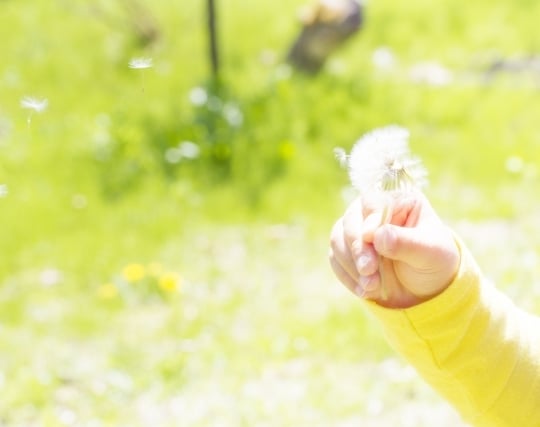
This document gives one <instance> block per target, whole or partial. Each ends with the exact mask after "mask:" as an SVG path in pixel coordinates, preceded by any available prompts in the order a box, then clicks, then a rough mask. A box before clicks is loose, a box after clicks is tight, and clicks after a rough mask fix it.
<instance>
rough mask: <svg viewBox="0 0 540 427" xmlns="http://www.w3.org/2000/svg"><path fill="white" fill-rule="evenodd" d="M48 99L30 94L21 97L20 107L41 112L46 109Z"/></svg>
mask: <svg viewBox="0 0 540 427" xmlns="http://www.w3.org/2000/svg"><path fill="white" fill-rule="evenodd" d="M48 105H49V101H48V100H47V99H45V98H43V99H38V98H34V97H31V96H25V97H24V98H22V99H21V107H22V108H26V109H27V110H32V111H35V112H36V113H42V112H43V111H45V110H46V109H47V107H48Z"/></svg>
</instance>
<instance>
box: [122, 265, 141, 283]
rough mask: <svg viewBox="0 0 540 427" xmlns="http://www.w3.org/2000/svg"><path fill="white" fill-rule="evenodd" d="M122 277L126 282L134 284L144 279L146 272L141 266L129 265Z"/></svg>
mask: <svg viewBox="0 0 540 427" xmlns="http://www.w3.org/2000/svg"><path fill="white" fill-rule="evenodd" d="M122 275H123V276H124V279H125V280H126V281H128V282H130V283H134V282H138V281H140V280H142V279H144V276H145V275H146V270H145V268H144V266H142V265H141V264H128V265H126V266H125V267H124V270H123V271H122Z"/></svg>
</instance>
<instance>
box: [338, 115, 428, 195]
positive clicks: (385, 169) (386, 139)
mask: <svg viewBox="0 0 540 427" xmlns="http://www.w3.org/2000/svg"><path fill="white" fill-rule="evenodd" d="M338 153H340V154H339V155H340V156H341V159H342V160H341V161H342V162H344V161H343V155H344V153H343V152H339V151H338ZM345 156H346V155H345ZM345 163H346V165H347V167H348V171H349V178H350V180H351V183H352V185H353V187H355V188H356V189H357V190H358V191H360V193H367V192H374V191H375V192H387V191H408V190H411V189H413V188H419V187H422V186H423V185H424V184H425V181H426V176H427V174H426V171H425V169H424V168H423V166H422V164H421V162H420V160H419V159H417V158H415V157H413V156H412V155H411V154H410V152H409V131H408V130H407V129H405V128H403V127H400V126H396V125H392V126H387V127H384V128H379V129H375V130H373V131H371V132H369V133H367V134H365V135H364V136H362V137H361V138H360V139H359V140H358V141H357V142H356V144H355V145H354V147H353V149H352V150H351V154H350V155H349V156H346V157H345Z"/></svg>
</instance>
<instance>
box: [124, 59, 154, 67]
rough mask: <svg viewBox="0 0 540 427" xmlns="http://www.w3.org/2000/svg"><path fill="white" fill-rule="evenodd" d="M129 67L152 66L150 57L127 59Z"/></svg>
mask: <svg viewBox="0 0 540 427" xmlns="http://www.w3.org/2000/svg"><path fill="white" fill-rule="evenodd" d="M128 66H129V68H133V69H136V70H143V69H145V68H152V66H153V64H152V58H133V59H131V60H130V61H129V64H128Z"/></svg>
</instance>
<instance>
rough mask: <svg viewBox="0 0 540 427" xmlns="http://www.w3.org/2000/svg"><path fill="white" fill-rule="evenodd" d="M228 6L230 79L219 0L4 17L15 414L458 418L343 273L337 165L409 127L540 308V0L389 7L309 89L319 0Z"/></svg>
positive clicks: (4, 204) (0, 382)
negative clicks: (305, 70)
mask: <svg viewBox="0 0 540 427" xmlns="http://www.w3.org/2000/svg"><path fill="white" fill-rule="evenodd" d="M218 3H219V4H218V12H219V24H220V27H219V32H220V46H221V53H222V66H223V67H222V79H221V84H220V85H216V83H215V82H212V79H211V78H210V75H209V71H208V69H209V66H208V64H207V46H206V38H205V27H204V22H205V18H204V12H205V11H204V5H203V4H202V2H198V1H192V0H183V1H181V2H168V1H163V0H156V1H154V2H151V3H148V4H145V5H144V8H143V9H142V10H137V9H129V8H126V5H128V4H130V2H126V1H123V2H122V1H118V2H106V1H104V0H100V1H92V2H90V1H84V0H75V1H63V0H55V1H51V0H34V1H28V0H20V1H19V0H18V1H15V0H4V1H2V2H0V28H1V29H2V50H1V52H2V61H1V62H0V184H1V185H2V187H0V188H2V189H3V191H2V194H3V193H4V192H5V190H6V189H7V194H4V195H3V196H0V224H1V230H0V235H1V241H2V244H1V248H2V255H1V256H0V348H2V349H3V351H2V352H0V425H6V426H29V425H35V426H68V425H77V426H115V425H141V426H142V425H144V426H146V425H152V426H176V425H189V426H218V425H219V426H223V425H225V426H238V425H248V426H252V425H261V426H263V425H269V426H275V425H310V426H317V425H320V426H329V425H331V426H352V425H362V426H369V425H373V426H384V425H392V426H395V425H403V426H405V425H414V426H421V425H431V424H430V421H429V420H433V419H434V417H436V419H445V420H448V423H449V424H448V425H452V426H456V425H458V424H459V421H458V419H457V416H456V415H455V414H453V413H452V410H451V409H449V408H448V407H447V406H446V405H445V404H444V403H443V402H441V401H440V400H439V398H438V397H436V396H435V395H433V393H432V392H431V391H429V390H428V389H427V388H426V387H425V386H424V385H423V384H422V383H421V382H420V381H419V380H418V379H417V377H416V375H415V373H414V372H412V371H411V370H410V369H409V368H407V367H406V366H405V365H404V364H402V363H401V362H400V361H399V360H396V359H394V358H393V353H392V352H391V351H390V350H389V349H388V348H387V346H386V344H385V343H384V340H383V339H382V338H381V337H380V335H379V331H378V329H377V327H376V325H374V324H372V323H371V322H370V320H369V319H367V318H365V317H364V314H363V313H362V311H361V310H360V309H359V307H358V303H357V302H356V301H355V300H354V299H352V298H350V296H349V295H347V294H346V293H345V291H344V290H342V289H341V287H340V286H338V285H337V284H336V283H335V280H334V279H333V277H332V275H331V273H330V272H329V269H328V267H326V259H325V258H326V247H327V236H328V233H329V230H330V227H331V225H332V223H333V222H334V220H335V219H336V218H337V217H338V215H339V214H340V212H341V211H342V210H343V209H344V207H345V206H346V202H347V200H348V198H350V191H349V190H348V189H347V181H346V174H345V172H344V171H343V170H341V169H340V168H339V166H338V164H337V162H336V161H335V160H334V159H333V154H332V151H333V148H334V147H337V146H341V147H344V148H346V149H349V148H350V147H351V146H352V144H353V143H354V141H355V140H356V139H357V138H358V137H359V136H360V135H361V134H362V133H364V132H366V131H368V130H370V129H372V128H374V127H377V126H382V125H386V124H390V123H399V124H401V125H404V126H406V127H408V128H409V129H410V131H411V135H412V138H411V145H412V147H413V150H414V151H415V153H416V154H418V155H419V156H420V157H422V159H423V160H424V162H425V164H426V166H427V168H428V170H429V171H430V181H431V185H430V187H429V189H428V190H427V192H428V195H429V197H430V198H431V200H432V201H433V203H434V205H435V206H436V207H437V209H438V210H439V212H440V213H441V216H443V217H444V218H446V219H447V220H448V222H449V223H450V224H451V225H453V226H454V227H455V228H456V229H457V230H458V232H460V233H461V234H462V235H463V237H464V239H465V240H466V241H467V242H468V243H469V245H470V246H471V247H472V249H473V251H474V252H475V253H476V254H477V256H478V259H479V262H480V263H481V264H482V265H483V267H484V270H486V271H487V272H489V274H490V275H491V276H492V277H493V278H494V279H495V280H496V282H497V283H498V284H499V286H501V287H503V288H504V289H505V290H506V291H507V292H508V293H510V294H511V295H512V296H513V297H514V298H515V299H516V300H517V301H518V302H519V303H521V304H523V305H524V306H526V307H527V308H529V309H532V310H536V309H538V302H539V301H540V300H539V293H540V285H539V283H538V279H537V277H538V268H537V262H536V261H537V257H538V255H537V254H538V245H539V239H538V238H536V237H535V233H534V231H535V228H536V227H535V225H536V224H535V222H534V219H535V217H536V214H537V212H538V209H539V205H538V202H537V200H536V199H535V197H534V194H536V193H535V190H536V189H537V183H538V167H537V164H538V160H539V156H540V154H539V153H540V150H538V144H539V141H540V138H539V137H540V134H539V133H540V130H539V129H538V126H537V123H538V119H537V116H538V111H539V106H540V105H539V100H538V96H537V95H538V84H539V81H540V80H539V78H540V74H539V71H538V69H537V65H536V64H537V62H536V61H538V59H537V58H536V56H535V55H536V54H537V52H538V49H539V47H540V35H539V34H538V32H537V31H536V26H537V22H536V19H535V16H537V15H538V13H537V12H540V10H538V9H539V8H540V4H538V3H537V2H534V1H530V0H517V1H514V2H504V1H485V0H479V1H476V2H474V3H470V2H467V1H465V0H452V1H450V0H442V1H438V2H428V1H424V0H413V1H408V2H392V1H388V0H373V1H371V2H369V4H367V5H366V20H365V25H364V27H363V29H362V31H361V33H360V34H359V35H358V37H356V38H355V39H354V40H352V41H351V42H350V43H348V44H347V45H346V46H345V48H344V49H342V50H341V51H340V52H339V53H338V55H336V56H335V57H333V58H332V60H331V61H330V62H329V63H328V64H327V67H326V68H325V70H324V72H323V73H321V74H320V75H319V76H317V77H316V78H309V77H306V76H302V75H298V74H297V73H295V72H293V71H292V70H291V69H289V68H288V67H287V66H286V65H284V64H283V63H282V60H281V59H282V58H283V57H284V55H285V53H286V51H287V47H288V46H289V44H290V43H291V41H292V39H293V38H294V37H295V35H296V34H297V31H298V29H299V27H298V22H297V20H296V13H297V11H298V8H299V7H300V6H301V5H302V4H303V2H301V1H296V0H295V1H273V2H252V1H247V0H223V1H219V2H218ZM153 30H156V32H155V33H154V32H153ZM133 57H151V58H152V59H153V64H154V66H153V67H152V68H149V69H145V70H133V69H129V68H128V66H127V64H128V62H129V60H130V59H131V58H133ZM381 58H382V59H381ZM24 96H35V97H37V98H46V99H47V100H48V101H49V106H48V108H47V109H46V110H45V111H44V112H42V113H41V114H37V113H32V114H31V111H29V110H26V109H23V108H21V105H20V101H21V99H22V98H23V97H24ZM441 422H442V421H441ZM441 425H442V424H441Z"/></svg>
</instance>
